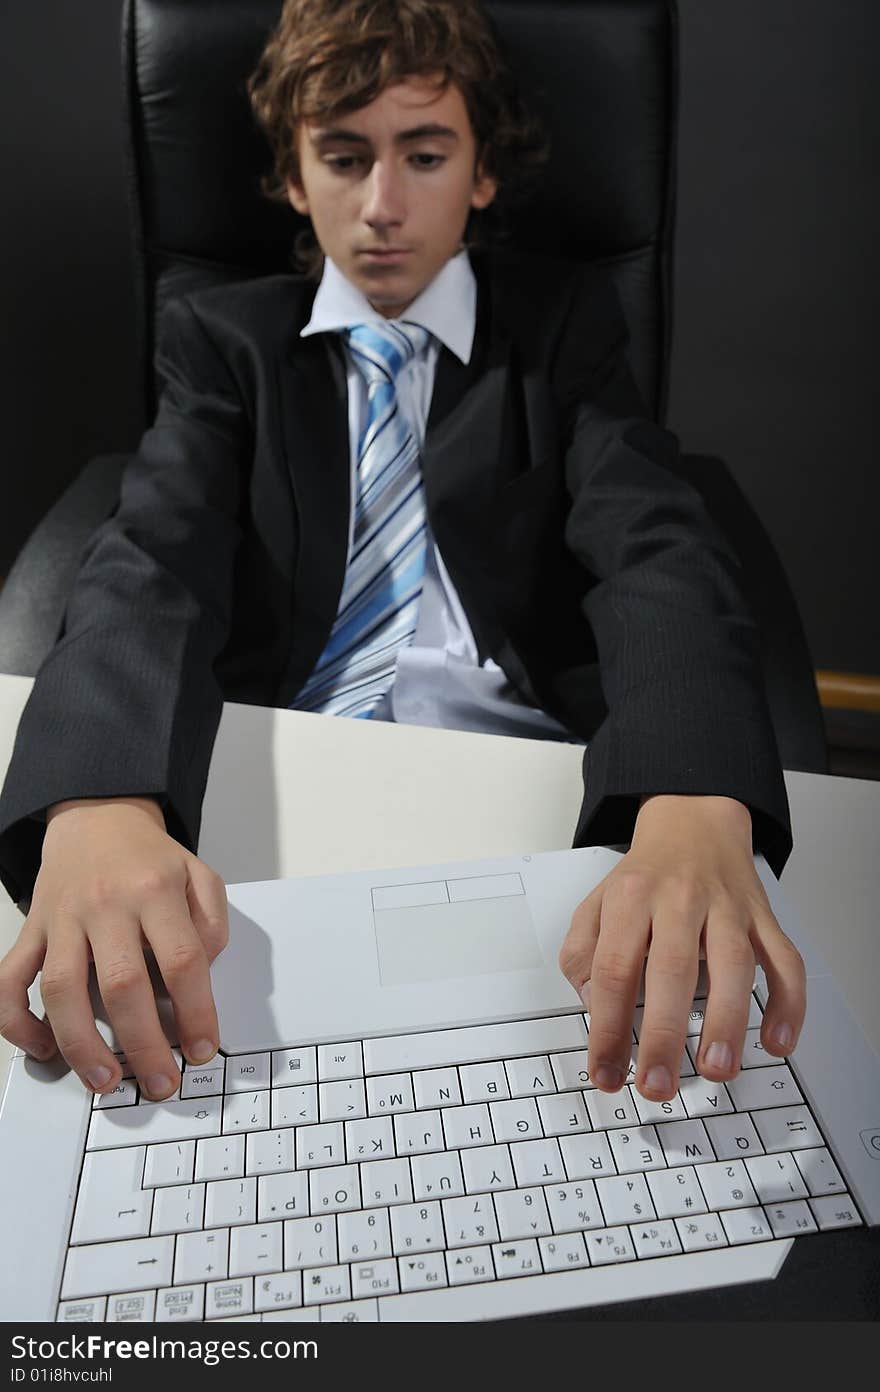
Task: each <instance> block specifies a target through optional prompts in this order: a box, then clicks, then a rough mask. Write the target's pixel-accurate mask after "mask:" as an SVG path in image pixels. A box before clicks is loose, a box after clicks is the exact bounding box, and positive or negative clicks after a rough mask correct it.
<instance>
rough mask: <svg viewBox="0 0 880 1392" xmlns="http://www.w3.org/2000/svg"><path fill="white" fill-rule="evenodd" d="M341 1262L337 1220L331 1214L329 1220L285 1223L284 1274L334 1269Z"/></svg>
mask: <svg viewBox="0 0 880 1392" xmlns="http://www.w3.org/2000/svg"><path fill="white" fill-rule="evenodd" d="M338 1260H339V1256H338V1252H337V1248H336V1219H335V1217H334V1216H333V1214H332V1213H331V1214H329V1215H328V1216H327V1217H326V1218H289V1219H288V1220H287V1221H286V1222H285V1224H284V1269H285V1271H297V1270H300V1269H301V1268H303V1267H307V1266H332V1265H333V1264H334V1263H335V1262H337V1261H338Z"/></svg>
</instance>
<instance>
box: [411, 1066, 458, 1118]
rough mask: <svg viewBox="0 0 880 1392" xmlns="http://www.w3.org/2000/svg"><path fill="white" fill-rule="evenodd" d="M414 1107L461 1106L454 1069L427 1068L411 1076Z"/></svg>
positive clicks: (456, 1074)
mask: <svg viewBox="0 0 880 1392" xmlns="http://www.w3.org/2000/svg"><path fill="white" fill-rule="evenodd" d="M413 1091H414V1093H415V1099H416V1106H417V1107H419V1108H420V1109H421V1108H425V1107H456V1106H459V1105H460V1104H461V1088H460V1087H459V1084H458V1070H457V1069H456V1068H428V1069H423V1070H420V1071H419V1072H418V1073H414V1074H413Z"/></svg>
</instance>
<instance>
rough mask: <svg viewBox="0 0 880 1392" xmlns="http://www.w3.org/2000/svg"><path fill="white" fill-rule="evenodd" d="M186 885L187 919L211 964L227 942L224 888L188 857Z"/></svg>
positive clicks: (195, 859) (208, 870)
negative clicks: (190, 920) (187, 881)
mask: <svg viewBox="0 0 880 1392" xmlns="http://www.w3.org/2000/svg"><path fill="white" fill-rule="evenodd" d="M187 870H188V872H189V884H188V885H187V890H186V898H187V903H188V904H189V916H190V918H191V919H192V923H193V927H194V928H195V930H196V932H197V933H198V935H199V938H200V939H201V942H202V946H203V947H204V949H205V952H206V953H207V956H208V961H209V962H213V960H214V958H215V957H217V956H219V954H220V953H221V952H222V951H223V949H224V947H225V946H226V944H227V943H228V941H229V908H228V903H227V899H226V885H225V884H224V883H223V880H222V879H221V877H220V876H219V875H218V874H217V873H216V872H215V871H214V870H212V869H211V868H210V867H209V866H207V865H206V864H205V862H204V861H203V860H199V858H198V856H194V855H191V856H190V857H189V859H188V862H187Z"/></svg>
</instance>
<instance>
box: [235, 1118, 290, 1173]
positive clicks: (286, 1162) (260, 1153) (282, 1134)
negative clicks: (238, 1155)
mask: <svg viewBox="0 0 880 1392" xmlns="http://www.w3.org/2000/svg"><path fill="white" fill-rule="evenodd" d="M245 1157H246V1158H245V1170H246V1172H247V1174H249V1175H256V1174H267V1173H269V1174H271V1173H276V1174H277V1173H278V1172H279V1171H282V1170H292V1169H293V1164H294V1162H293V1127H292V1126H288V1127H285V1128H284V1129H283V1130H280V1131H251V1132H250V1133H249V1134H248V1137H247V1147H246V1152H245Z"/></svg>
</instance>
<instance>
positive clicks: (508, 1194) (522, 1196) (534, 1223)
mask: <svg viewBox="0 0 880 1392" xmlns="http://www.w3.org/2000/svg"><path fill="white" fill-rule="evenodd" d="M494 1197H495V1212H496V1214H497V1216H498V1231H499V1233H500V1234H501V1240H502V1242H508V1241H511V1240H513V1241H515V1240H516V1239H517V1238H521V1237H546V1236H547V1235H548V1234H550V1233H551V1232H552V1231H553V1225H552V1224H551V1222H550V1215H549V1213H548V1212H547V1201H546V1199H545V1198H544V1191H543V1189H538V1188H535V1189H505V1190H503V1191H502V1192H501V1193H498V1194H496V1195H495V1196H494Z"/></svg>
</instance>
